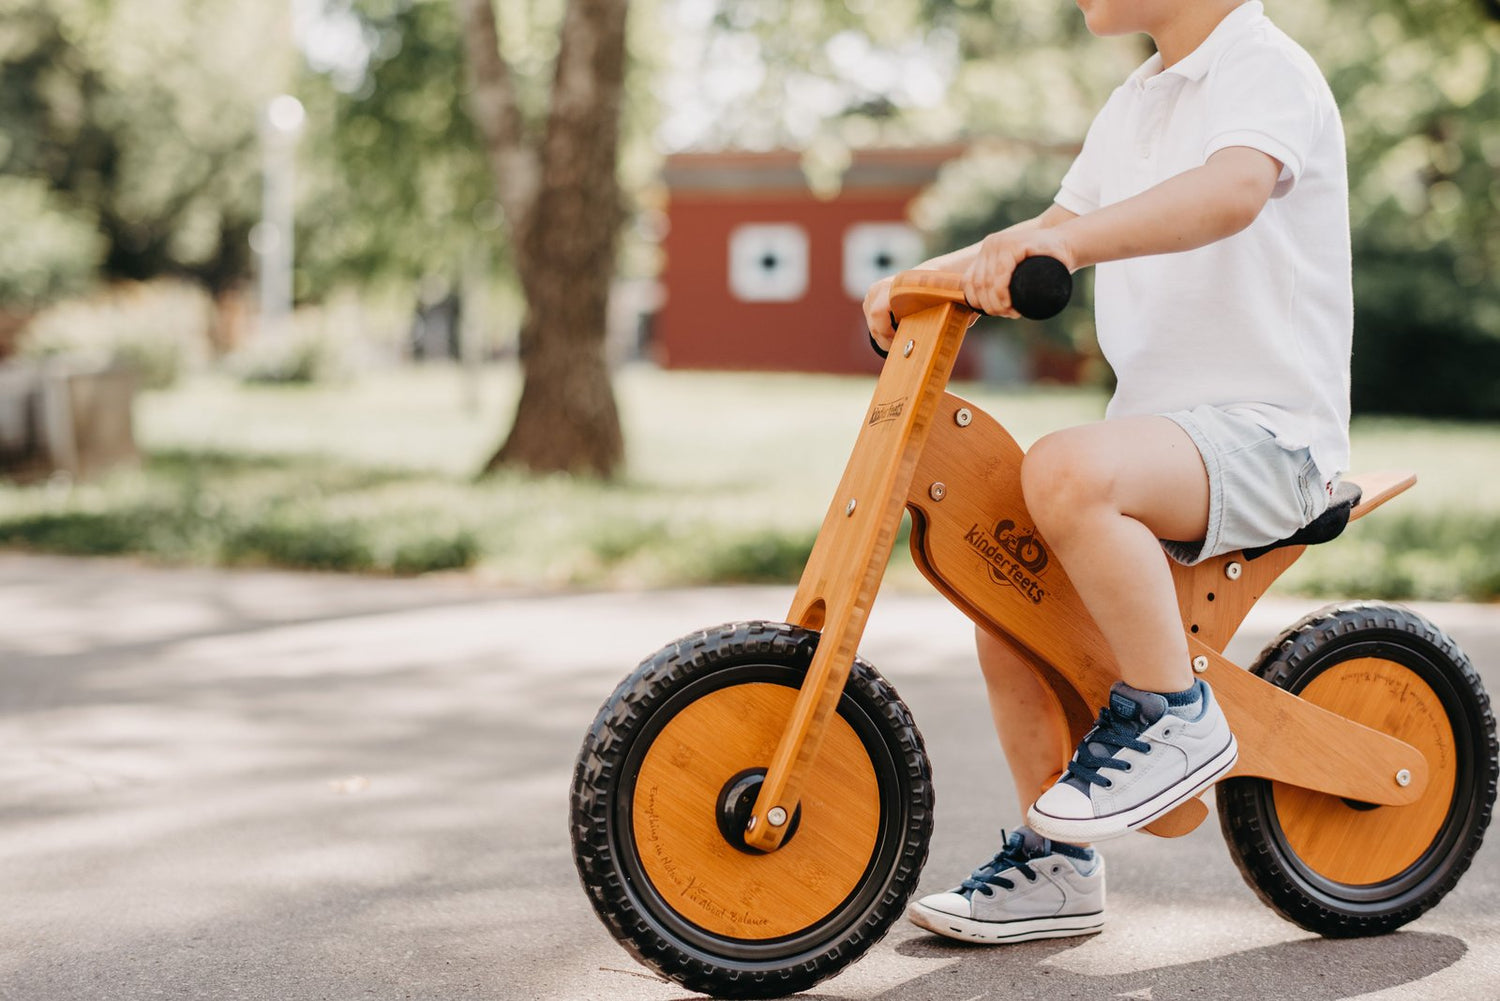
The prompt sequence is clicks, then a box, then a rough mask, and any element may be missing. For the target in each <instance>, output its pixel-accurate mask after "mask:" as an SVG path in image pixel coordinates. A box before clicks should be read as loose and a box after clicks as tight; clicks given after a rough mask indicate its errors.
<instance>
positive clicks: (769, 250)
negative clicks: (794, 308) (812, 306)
mask: <svg viewBox="0 0 1500 1001" xmlns="http://www.w3.org/2000/svg"><path fill="white" fill-rule="evenodd" d="M729 291H730V292H732V293H734V296H735V298H737V299H740V300H742V301H744V302H796V301H797V300H798V299H801V298H802V296H803V295H804V294H806V292H807V231H806V230H805V229H803V228H802V227H801V226H798V225H796V224H795V223H789V222H788V223H747V224H746V225H743V226H739V227H737V228H736V229H735V230H734V231H733V232H732V233H730V234H729Z"/></svg>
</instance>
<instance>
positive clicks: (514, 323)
mask: <svg viewBox="0 0 1500 1001" xmlns="http://www.w3.org/2000/svg"><path fill="white" fill-rule="evenodd" d="M1267 10H1268V13H1269V14H1270V15H1271V17H1272V18H1273V19H1274V20H1275V21H1277V23H1278V24H1280V25H1281V26H1282V27H1283V28H1284V29H1286V30H1287V31H1288V32H1289V33H1290V34H1291V35H1292V36H1293V37H1295V38H1297V39H1298V40H1299V41H1300V42H1301V43H1302V44H1303V45H1304V46H1305V47H1306V48H1307V49H1308V50H1309V51H1310V52H1311V53H1312V55H1313V56H1314V57H1315V58H1316V59H1317V61H1318V62H1319V64H1320V65H1321V66H1322V68H1323V70H1324V73H1325V75H1326V76H1327V77H1328V79H1329V81H1330V83H1331V84H1332V86H1333V89H1334V92H1335V94H1336V96H1337V97H1338V99H1339V102H1340V106H1341V108H1342V109H1343V115H1344V125H1345V130H1346V133H1347V138H1348V148H1349V167H1350V191H1351V208H1352V220H1353V236H1354V248H1355V297H1356V327H1357V330H1356V342H1355V343H1356V351H1355V359H1354V406H1355V412H1356V421H1355V427H1354V438H1355V457H1354V463H1355V466H1356V468H1357V469H1362V470H1374V469H1380V468H1407V469H1414V470H1416V471H1417V472H1418V474H1419V476H1420V478H1421V484H1420V486H1419V488H1418V490H1417V491H1416V492H1415V493H1413V494H1410V495H1408V496H1406V497H1403V498H1402V499H1401V500H1400V502H1399V503H1398V504H1396V505H1393V506H1392V507H1390V508H1387V509H1385V510H1383V511H1381V512H1380V514H1379V516H1378V517H1375V518H1371V519H1369V520H1368V521H1362V522H1360V523H1359V524H1358V525H1356V526H1355V527H1353V528H1351V530H1350V532H1349V534H1348V535H1347V536H1346V537H1345V538H1344V539H1343V540H1341V541H1340V542H1339V543H1338V545H1337V546H1329V547H1324V548H1323V549H1321V550H1315V551H1313V552H1311V553H1309V555H1308V556H1307V557H1306V558H1305V559H1303V560H1302V561H1301V562H1300V563H1299V565H1298V566H1297V567H1295V568H1294V570H1293V572H1292V575H1291V576H1290V577H1289V583H1290V586H1292V587H1294V588H1297V589H1300V590H1304V591H1314V592H1319V593H1324V592H1326V593H1330V594H1339V593H1358V594H1361V595H1366V596H1372V597H1373V596H1384V597H1423V598H1468V599H1478V600H1493V599H1494V598H1495V597H1497V596H1500V560H1497V559H1496V557H1497V555H1500V285H1497V282H1496V279H1495V276H1496V265H1497V263H1500V5H1497V4H1496V3H1495V2H1494V0H1369V2H1367V3H1363V4H1348V3H1336V2H1334V0H1296V2H1293V0H1268V3H1267ZM1149 52H1150V49H1149V41H1148V40H1146V39H1144V38H1125V39H1109V40H1101V39H1095V38H1092V37H1091V36H1089V35H1088V33H1087V31H1086V30H1085V29H1084V26H1083V22H1082V18H1081V16H1080V15H1079V14H1078V12H1077V11H1076V9H1075V8H1074V7H1073V5H1071V4H1067V3H1058V2H1056V0H880V2H878V3H877V2H876V0H795V2H794V0H635V2H632V3H628V4H627V3H626V2H624V0H500V2H498V3H495V2H493V0H288V2H271V3H267V2H265V0H131V2H130V3H128V4H127V3H124V2H120V0H0V545H4V546H8V547H19V548H27V549H33V550H41V551H50V552H63V553H75V554H101V555H103V554H111V555H113V554H133V555H135V556H138V557H142V558H146V559H149V560H153V561H162V562H169V563H193V564H219V565H277V566H288V567H298V568H309V569H322V570H339V571H355V572H364V573H380V574H421V573H434V572H444V571H449V572H454V571H457V572H465V573H470V574H475V575H478V576H479V577H481V578H483V579H485V580H488V581H493V582H495V583H498V584H503V585H515V586H523V587H527V588H536V587H577V586H603V585H607V586H656V585H664V584H689V583H715V582H727V581H788V580H794V579H795V578H796V575H797V573H798V572H799V571H800V569H801V565H802V561H803V560H804V559H805V557H806V554H807V552H808V550H809V548H810V546H811V541H812V537H813V534H814V533H815V531H816V529H817V526H818V524H819V522H820V521H821V517H822V513H823V510H824V506H825V505H826V503H827V498H828V497H829V495H830V493H831V491H832V489H833V487H834V485H835V484H836V483H837V480H838V477H839V474H840V472H841V469H842V464H843V461H844V458H845V455H846V453H847V450H848V448H849V446H850V445H851V444H852V442H853V439H854V434H855V432H856V431H857V429H858V426H859V422H860V419H861V417H862V416H863V413H864V409H865V403H866V400H867V398H868V395H869V392H870V389H871V385H872V377H873V373H874V372H876V371H877V370H878V361H877V360H876V359H875V358H874V356H873V355H872V354H871V353H870V352H869V348H868V344H867V341H866V338H865V333H864V330H863V328H862V323H861V319H860V315H859V310H858V302H859V300H860V298H861V297H862V295H863V290H864V288H865V287H866V286H867V285H868V284H869V283H870V282H871V281H873V280H874V279H876V278H878V277H880V276H881V275H883V274H887V273H890V272H893V271H896V270H899V269H901V268H903V267H906V266H909V265H910V264H913V263H916V262H917V261H918V260H920V259H921V258H922V257H924V256H926V255H927V254H929V253H933V252H937V251H941V250H946V249H950V248H951V247H953V246H956V245H959V244H961V243H966V242H970V241H972V240H974V239H977V238H979V237H980V236H982V235H983V234H984V233H986V232H989V231H991V230H993V229H996V228H999V227H1001V226H1004V225H1007V224H1009V223H1011V222H1014V221H1017V220H1019V219H1023V218H1027V217H1029V216H1031V215H1034V214H1035V213H1036V212H1038V211H1040V209H1041V208H1043V207H1044V206H1045V205H1046V204H1047V203H1048V201H1049V200H1050V198H1051V196H1052V194H1053V193H1054V191H1055V189H1056V185H1057V182H1058V180H1059V179H1060V177H1061V175H1062V173H1063V171H1064V170H1065V169H1066V167H1067V165H1068V163H1069V162H1070V158H1071V157H1072V156H1073V155H1074V153H1076V151H1077V149H1078V146H1079V143H1080V142H1081V139H1082V136H1083V134H1084V131H1085V129H1086V128H1087V125H1088V123H1089V121H1090V120H1091V118H1092V116H1093V114H1094V112H1095V111H1096V110H1097V109H1098V107H1099V106H1100V105H1101V104H1102V103H1103V101H1104V99H1105V98H1106V97H1107V96H1108V94H1109V92H1110V90H1111V89H1112V88H1113V87H1114V86H1115V85H1116V84H1117V83H1118V82H1119V81H1120V80H1122V79H1123V78H1124V77H1125V76H1126V75H1127V74H1128V73H1129V72H1130V70H1131V69H1133V68H1134V67H1135V66H1136V65H1137V64H1138V63H1139V62H1140V61H1141V60H1142V59H1144V58H1145V57H1146V56H1147V55H1148V54H1149ZM1084 284H1085V287H1084V288H1083V289H1082V292H1081V294H1080V295H1079V296H1078V297H1077V301H1076V302H1075V304H1074V305H1073V306H1071V307H1070V308H1069V309H1068V310H1067V311H1065V312H1064V313H1063V314H1062V315H1061V316H1059V317H1057V318H1056V319H1054V320H1051V321H1048V322H1046V323H1041V324H1036V323H1026V322H1013V323H1012V322H1000V321H993V322H990V321H986V324H985V325H982V326H978V327H976V328H975V330H974V331H973V332H972V333H971V336H970V338H969V340H968V342H967V343H966V345H965V352H964V356H963V357H962V358H961V359H960V363H959V369H958V375H959V378H961V379H962V380H964V381H963V382H962V383H961V384H960V385H958V386H957V387H956V390H955V391H956V392H958V393H960V394H961V395H964V396H966V397H969V398H971V399H973V400H975V401H976V402H978V403H979V404H980V405H981V406H984V407H985V408H986V409H988V410H990V411H991V412H992V413H994V414H995V415H996V416H997V417H999V418H1000V420H1001V421H1002V422H1003V423H1005V424H1006V425H1007V426H1008V427H1010V428H1011V430H1012V432H1013V433H1014V434H1015V435H1016V437H1017V438H1018V440H1020V441H1021V442H1022V443H1023V444H1027V443H1029V442H1030V441H1032V440H1034V439H1035V438H1036V437H1037V436H1039V435H1041V434H1043V433H1045V432H1046V431H1048V430H1051V429H1053V428H1056V427H1060V426H1064V425H1067V424H1072V423H1078V422H1081V421H1086V420H1092V419H1097V418H1098V417H1099V416H1101V415H1102V412H1103V406H1104V402H1105V400H1106V399H1107V396H1108V391H1109V385H1110V374H1109V372H1108V369H1107V366H1105V364H1104V363H1103V360H1102V359H1101V358H1100V357H1099V355H1098V351H1097V347H1096V345H1095V343H1094V340H1093V330H1092V320H1091V303H1090V296H1089V294H1088V289H1087V287H1086V286H1087V282H1086V281H1085V283H1084ZM893 574H894V578H895V580H896V581H897V582H898V583H902V584H907V583H915V581H916V575H915V571H914V570H913V569H912V568H911V567H910V564H909V560H908V559H907V558H906V557H905V556H904V555H903V554H900V553H898V557H897V565H896V566H895V568H894V569H893Z"/></svg>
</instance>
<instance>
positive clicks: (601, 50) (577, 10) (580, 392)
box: [460, 0, 626, 477]
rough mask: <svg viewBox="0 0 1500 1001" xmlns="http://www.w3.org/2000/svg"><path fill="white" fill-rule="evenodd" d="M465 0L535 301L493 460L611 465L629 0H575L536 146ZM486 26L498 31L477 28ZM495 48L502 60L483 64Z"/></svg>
mask: <svg viewBox="0 0 1500 1001" xmlns="http://www.w3.org/2000/svg"><path fill="white" fill-rule="evenodd" d="M460 9H461V10H462V11H463V13H464V15H465V21H466V24H468V25H469V26H470V28H471V31H472V29H474V28H476V27H477V28H478V29H479V30H478V31H477V32H473V33H471V35H470V42H469V50H470V52H469V54H470V60H471V63H472V64H474V66H473V72H474V74H475V87H474V90H475V98H474V106H475V109H476V112H477V113H480V114H485V113H486V112H487V113H488V114H489V115H490V120H489V121H482V122H480V123H479V124H480V126H481V128H482V129H484V130H485V135H486V144H487V147H488V149H489V150H490V154H491V162H492V164H493V165H494V167H495V173H496V182H497V187H498V189H499V190H500V196H501V204H502V205H503V206H504V207H505V211H506V216H507V219H508V220H509V223H510V226H509V228H510V232H511V236H512V240H513V241H514V246H515V247H516V251H517V253H516V259H517V270H518V272H519V274H520V278H521V286H522V288H523V290H524V291H525V293H526V302H527V308H528V309H527V318H526V322H525V324H524V326H523V328H522V331H521V364H522V369H523V372H524V376H525V380H524V385H523V387H522V390H521V400H520V403H519V405H518V406H517V409H516V419H515V424H514V425H513V426H512V428H511V432H510V435H509V437H508V438H507V439H506V441H505V444H504V445H502V446H501V448H500V450H499V451H498V452H496V453H495V455H494V457H492V458H491V459H490V461H489V463H488V464H487V465H486V467H485V470H486V472H488V471H492V470H495V469H498V468H500V467H503V466H519V467H522V468H525V469H529V470H532V471H536V472H587V473H593V474H596V475H599V476H606V477H607V476H611V475H613V474H614V473H616V472H617V471H618V469H619V467H620V464H621V462H622V460H623V458H624V440H623V438H622V436H621V432H620V421H619V414H618V411H617V410H616V407H615V398H614V390H613V387H612V386H611V384H610V379H609V368H608V363H607V359H606V357H605V350H604V348H605V345H604V334H605V312H606V305H607V303H608V299H609V287H610V282H611V279H612V277H613V275H614V256H615V238H616V234H617V233H618V231H619V228H620V223H621V221H622V217H623V213H622V209H621V203H620V191H619V184H618V181H617V179H616V176H615V169H616V160H617V154H618V149H619V131H620V129H619V121H620V103H621V96H622V92H623V90H624V81H625V12H626V0H570V2H569V4H568V8H567V13H566V14H565V16H564V19H563V27H562V39H561V44H560V46H559V49H558V55H557V66H556V71H555V76H554V80H553V85H552V101H551V108H550V111H549V114H548V118H547V125H546V134H545V137H544V139H543V141H542V145H541V149H540V155H539V156H537V155H535V153H534V152H533V151H530V150H526V149H524V148H522V147H523V145H524V143H523V140H522V138H521V137H520V136H519V135H518V132H519V131H520V128H521V126H520V123H519V118H518V116H516V115H515V114H514V101H513V94H512V93H511V92H510V89H509V87H510V85H509V79H508V71H507V69H506V67H505V66H504V65H503V60H501V59H500V56H499V51H498V46H497V45H495V39H496V35H495V29H494V10H493V8H491V7H490V0H461V5H460ZM483 21H487V22H488V23H487V24H485V23H480V22H483ZM485 29H487V30H488V32H489V41H488V42H486V41H485V39H483V38H482V37H479V36H480V35H482V34H483V32H484V30H485ZM484 50H488V51H484ZM490 53H493V59H494V60H495V62H496V63H498V66H496V65H490V66H485V65H482V62H483V60H485V59H487V58H489V56H490ZM528 154H530V156H529V157H528ZM518 177H519V178H521V179H522V183H523V184H525V183H529V182H531V181H533V180H534V185H535V186H534V192H525V191H524V190H523V191H521V192H518V191H517V190H516V179H517V178H518ZM528 194H530V196H531V197H529V198H527V197H526V195H528Z"/></svg>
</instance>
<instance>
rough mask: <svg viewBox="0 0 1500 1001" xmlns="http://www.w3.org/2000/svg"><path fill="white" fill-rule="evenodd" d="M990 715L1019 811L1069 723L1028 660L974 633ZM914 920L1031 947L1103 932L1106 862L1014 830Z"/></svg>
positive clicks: (1062, 755) (912, 912)
mask: <svg viewBox="0 0 1500 1001" xmlns="http://www.w3.org/2000/svg"><path fill="white" fill-rule="evenodd" d="M976 641H977V646H978V649H979V666H980V669H981V670H982V671H983V672H984V683H985V687H986V689H987V691H988V693H989V700H990V712H991V714H992V715H993V716H994V720H995V729H996V731H998V733H999V734H1000V744H1001V746H1002V747H1003V748H1004V750H1005V760H1006V764H1008V765H1009V766H1010V774H1011V777H1012V778H1013V779H1014V780H1015V784H1016V792H1017V795H1018V796H1019V797H1020V800H1021V811H1022V812H1023V813H1024V812H1025V810H1026V807H1027V805H1028V804H1030V803H1031V801H1032V800H1033V799H1035V798H1036V796H1037V794H1038V793H1040V792H1041V791H1042V789H1043V788H1045V787H1046V786H1049V785H1051V784H1052V783H1053V782H1055V781H1056V780H1057V775H1058V772H1057V765H1058V762H1060V761H1062V760H1064V759H1066V758H1067V756H1068V754H1069V753H1070V752H1071V750H1072V741H1071V738H1070V735H1069V732H1068V722H1067V717H1066V716H1065V715H1064V713H1063V710H1062V706H1061V705H1060V704H1059V703H1058V701H1057V697H1056V696H1055V695H1053V694H1052V692H1051V690H1050V689H1049V688H1048V687H1047V686H1046V684H1045V683H1043V681H1042V679H1041V678H1039V677H1038V676H1037V674H1036V672H1034V671H1033V670H1032V669H1031V666H1030V664H1029V663H1028V662H1027V660H1026V657H1025V655H1024V654H1022V653H1021V652H1020V651H1018V650H1016V649H1015V648H1014V647H1012V646H1010V645H1009V644H1008V643H1006V642H1005V641H1004V640H1001V639H998V638H997V637H995V636H992V635H991V634H989V633H988V632H986V631H985V630H983V629H978V630H976ZM907 916H908V917H909V918H910V919H911V921H912V922H913V923H914V924H916V925H918V926H920V927H922V928H926V929H928V930H929V931H933V932H936V933H938V934H939V935H946V936H948V937H949V938H957V939H963V940H965V941H970V942H990V943H1002V942H1029V941H1031V940H1033V939H1039V938H1063V937H1068V936H1073V935H1091V934H1093V933H1094V932H1097V931H1099V930H1100V929H1102V928H1103V927H1104V860H1103V859H1102V858H1100V857H1099V856H1098V855H1096V854H1095V853H1094V852H1093V851H1092V850H1089V849H1085V848H1081V847H1078V846H1075V845H1069V844H1059V843H1057V842H1053V841H1048V840H1046V839H1044V838H1042V837H1040V836H1039V835H1037V834H1036V833H1035V832H1034V831H1032V830H1031V829H1030V828H1027V827H1021V828H1018V829H1013V830H1012V831H1011V832H1010V835H1009V837H1007V838H1006V840H1005V844H1004V845H1003V846H1002V847H1001V849H1000V851H999V852H998V853H996V854H995V855H994V857H992V858H990V859H989V861H987V862H985V863H984V864H982V865H981V866H979V868H977V869H975V870H974V871H973V872H972V873H970V875H969V878H968V879H965V880H964V881H963V882H961V883H960V884H959V885H957V886H955V887H953V889H951V890H948V891H946V892H943V893H932V894H928V895H927V896H925V897H923V898H921V899H920V900H916V901H913V902H912V904H911V906H910V907H909V908H908V909H907Z"/></svg>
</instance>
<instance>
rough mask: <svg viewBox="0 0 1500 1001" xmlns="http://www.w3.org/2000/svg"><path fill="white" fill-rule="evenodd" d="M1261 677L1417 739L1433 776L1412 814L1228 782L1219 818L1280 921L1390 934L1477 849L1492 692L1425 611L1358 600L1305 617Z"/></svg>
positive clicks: (1336, 931) (1435, 895)
mask: <svg viewBox="0 0 1500 1001" xmlns="http://www.w3.org/2000/svg"><path fill="white" fill-rule="evenodd" d="M1253 670H1254V671H1255V672H1256V673H1257V674H1259V675H1260V676H1261V677H1263V678H1265V679H1266V680H1267V681H1270V682H1271V683H1272V684H1275V685H1277V686H1279V687H1281V688H1284V689H1287V690H1288V691H1291V692H1295V693H1297V694H1298V695H1299V696H1301V697H1302V698H1303V699H1306V700H1307V701H1309V702H1313V703H1315V704H1317V705H1319V706H1322V707H1323V708H1325V709H1328V710H1330V711H1332V712H1335V713H1338V714H1339V715H1340V716H1344V717H1347V718H1349V719H1352V720H1354V721H1355V722H1357V723H1362V724H1364V725H1365V726H1368V727H1371V728H1373V729H1376V730H1380V731H1381V732H1383V733H1387V734H1390V735H1391V736H1394V737H1397V738H1398V739H1400V740H1403V741H1406V742H1407V743H1409V744H1411V745H1412V746H1413V747H1415V748H1417V750H1419V751H1421V752H1422V754H1423V755H1424V756H1425V757H1426V759H1427V763H1428V767H1429V781H1428V785H1427V790H1426V792H1425V793H1424V794H1423V796H1422V798H1421V799H1419V800H1418V801H1417V802H1415V803H1412V804H1410V805H1407V806H1376V805H1374V804H1370V803H1361V802H1355V801H1351V800H1347V799H1341V798H1339V797H1336V796H1329V795H1326V794H1323V793H1316V792H1312V791H1309V790H1307V789H1302V788H1300V787H1296V786H1290V785H1287V784H1285V783H1281V782H1272V781H1269V780H1266V779H1257V778H1235V779H1229V780H1226V781H1224V782H1221V783H1220V784H1219V786H1218V793H1217V800H1218V808H1219V822H1220V825H1221V827H1222V828H1223V830H1224V835H1225V838H1226V840H1227V841H1228V842H1229V846H1230V854H1231V855H1232V856H1233V857H1234V859H1235V862H1236V863H1237V864H1238V866H1239V868H1240V872H1241V874H1242V875H1243V876H1244V877H1245V881H1246V882H1247V883H1249V884H1250V886H1251V888H1252V889H1254V890H1255V891H1256V893H1257V894H1258V895H1259V896H1260V897H1261V899H1262V900H1264V901H1265V902H1266V903H1267V904H1269V905H1270V906H1271V907H1272V908H1274V909H1275V910H1276V911H1278V912H1279V913H1280V914H1281V915H1282V916H1283V917H1285V918H1287V919H1288V920H1290V921H1293V922H1295V923H1297V924H1299V925H1301V926H1302V927H1303V928H1306V929H1308V930H1309V931H1314V932H1318V933H1319V934H1322V935H1326V936H1330V937H1349V936H1357V935H1376V934H1381V933H1383V932H1388V931H1391V930H1393V929H1396V928H1399V927H1401V926H1402V925H1404V924H1406V923H1407V922H1409V921H1411V920H1413V919H1415V918H1416V917H1417V916H1418V915H1420V914H1422V913H1423V912H1424V911H1426V910H1428V909H1429V908H1431V907H1433V906H1434V905H1435V904H1437V902H1438V901H1439V900H1441V899H1442V898H1443V896H1444V895H1446V894H1447V893H1448V891H1449V890H1451V889H1452V888H1453V886H1454V885H1455V884H1456V883H1457V882H1458V878H1459V877H1460V876H1461V875H1463V873H1464V871H1465V870H1466V869H1467V868H1468V867H1469V863H1470V862H1471V861H1472V860H1473V858H1474V853H1475V852H1477V851H1478V850H1479V845H1480V843H1481V842H1482V841H1483V839H1484V832H1485V828H1486V827H1487V826H1488V824H1489V819H1490V814H1491V810H1492V808H1493V806H1494V801H1495V787H1496V775H1497V769H1500V765H1497V756H1496V737H1495V720H1494V716H1493V715H1492V713H1491V709H1490V701H1489V696H1488V695H1487V694H1486V693H1485V691H1484V688H1483V686H1482V685H1481V684H1480V680H1479V676H1478V675H1477V674H1476V673H1475V671H1474V668H1473V666H1472V665H1471V664H1470V663H1469V660H1468V658H1467V657H1466V656H1464V654H1463V652H1462V651H1460V650H1459V649H1458V647H1457V645H1456V644H1455V643H1454V642H1453V640H1451V639H1450V638H1449V637H1448V636H1447V635H1445V634H1444V633H1443V632H1442V631H1441V630H1440V629H1438V628H1437V627H1436V626H1434V625H1433V624H1432V623H1430V622H1428V621H1427V620H1426V619H1424V618H1422V617H1421V616H1420V615H1417V614H1416V613H1415V612H1412V611H1410V610H1409V609H1405V608H1400V607H1398V606H1394V605H1384V604H1377V603H1361V604H1352V605H1344V606H1331V607H1329V608H1325V609H1323V610H1321V611H1319V612H1316V613H1314V614H1313V615H1310V616H1308V617H1307V618H1306V619H1304V620H1302V621H1301V622H1299V623H1297V624H1296V625H1294V626H1292V627H1291V628H1290V629H1288V630H1287V631H1286V632H1285V633H1283V634H1282V635H1281V637H1280V638H1279V639H1277V640H1276V641H1275V642H1274V643H1272V644H1271V645H1270V646H1269V647H1267V649H1266V650H1265V652H1263V653H1262V654H1261V658H1260V661H1259V662H1258V663H1257V665H1256V666H1255V667H1254V668H1253ZM1396 780H1398V781H1399V779H1396Z"/></svg>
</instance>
